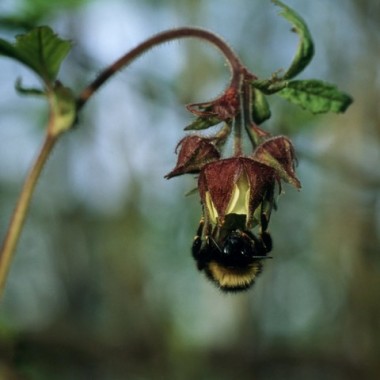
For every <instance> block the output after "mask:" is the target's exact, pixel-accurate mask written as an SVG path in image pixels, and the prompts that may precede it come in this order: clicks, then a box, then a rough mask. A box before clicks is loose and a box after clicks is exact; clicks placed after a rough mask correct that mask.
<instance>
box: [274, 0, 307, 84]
mask: <svg viewBox="0 0 380 380" xmlns="http://www.w3.org/2000/svg"><path fill="white" fill-rule="evenodd" d="M272 1H273V3H274V4H275V5H278V6H279V7H281V8H282V11H281V12H280V14H281V16H283V17H284V18H285V19H286V20H288V21H289V22H290V23H291V24H292V25H293V29H292V30H293V31H294V32H296V33H297V34H298V35H299V37H300V41H299V43H298V47H297V51H296V54H295V56H294V58H293V62H292V64H291V65H290V67H289V68H288V70H287V71H286V72H285V74H284V76H283V79H291V78H294V77H295V76H296V75H298V74H299V73H300V72H301V71H302V70H303V69H304V68H305V67H306V66H307V65H308V64H309V63H310V61H311V59H312V58H313V55H314V43H313V40H312V37H311V34H310V32H309V29H308V27H307V25H306V23H305V21H304V20H303V18H302V17H301V16H300V15H299V14H298V13H296V12H295V11H294V10H293V9H291V8H289V7H288V6H287V5H285V4H284V3H282V2H281V1H279V0H272Z"/></svg>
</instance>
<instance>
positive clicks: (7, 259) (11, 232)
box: [0, 134, 57, 298]
mask: <svg viewBox="0 0 380 380" xmlns="http://www.w3.org/2000/svg"><path fill="white" fill-rule="evenodd" d="M56 140H57V139H56V137H53V136H51V135H50V134H47V136H46V138H45V141H44V142H43V144H42V147H41V149H40V152H39V154H38V156H37V159H36V161H35V163H34V165H33V166H32V168H31V170H30V172H29V174H28V176H27V177H26V179H25V182H24V185H23V188H22V190H21V194H20V197H19V199H18V202H17V205H16V208H15V210H14V212H13V215H12V218H11V221H10V223H9V227H8V231H7V233H6V236H5V239H4V242H3V245H2V247H1V250H0V298H1V296H2V294H3V291H4V287H5V281H6V278H7V275H8V272H9V267H10V265H11V262H12V259H13V255H14V252H15V248H16V245H17V242H18V240H19V237H20V233H21V230H22V227H23V225H24V221H25V218H26V214H27V212H28V208H29V204H30V200H31V197H32V195H33V191H34V189H35V187H36V183H37V180H38V178H39V176H40V174H41V171H42V169H43V167H44V165H45V163H46V161H47V159H48V157H49V154H50V152H51V150H52V149H53V147H54V145H55V142H56Z"/></svg>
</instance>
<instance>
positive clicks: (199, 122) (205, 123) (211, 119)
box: [184, 116, 221, 131]
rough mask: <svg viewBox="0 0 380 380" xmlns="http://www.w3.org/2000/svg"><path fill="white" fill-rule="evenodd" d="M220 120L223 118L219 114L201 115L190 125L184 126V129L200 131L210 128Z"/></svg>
mask: <svg viewBox="0 0 380 380" xmlns="http://www.w3.org/2000/svg"><path fill="white" fill-rule="evenodd" d="M220 122H221V120H220V119H219V118H218V117H217V116H208V117H205V116H199V117H197V118H196V119H195V120H194V121H193V122H192V123H191V124H190V125H188V126H187V127H186V128H184V131H200V130H202V129H207V128H210V127H212V126H214V125H216V124H218V123H220Z"/></svg>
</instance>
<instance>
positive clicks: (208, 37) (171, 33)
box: [77, 27, 243, 110]
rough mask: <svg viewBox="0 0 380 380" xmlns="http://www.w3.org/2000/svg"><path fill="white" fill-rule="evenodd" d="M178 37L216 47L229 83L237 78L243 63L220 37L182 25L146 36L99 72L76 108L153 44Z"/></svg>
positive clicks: (81, 105)
mask: <svg viewBox="0 0 380 380" xmlns="http://www.w3.org/2000/svg"><path fill="white" fill-rule="evenodd" d="M179 38H198V39H201V40H205V41H207V42H209V43H211V44H212V45H214V46H215V47H217V48H218V49H219V50H220V51H221V52H222V53H223V55H224V56H225V58H226V60H227V62H228V64H229V66H230V70H231V72H232V77H231V84H232V83H236V82H237V81H238V80H239V73H240V72H241V69H242V67H243V64H242V63H241V62H240V60H239V58H238V57H237V56H236V54H235V53H234V52H233V50H232V49H231V48H230V47H229V46H228V45H227V43H226V42H224V41H223V40H222V39H221V38H220V37H218V36H217V35H215V34H214V33H212V32H209V31H208V30H204V29H199V28H192V27H183V28H178V29H172V30H167V31H164V32H161V33H159V34H156V35H155V36H153V37H151V38H148V39H147V40H145V41H144V42H142V43H140V44H139V45H137V46H136V47H135V48H134V49H132V50H130V51H129V52H128V53H126V54H125V55H123V56H122V57H121V58H119V59H118V60H117V61H116V62H114V63H113V64H112V65H110V66H109V67H107V68H106V69H105V70H104V71H103V72H101V73H100V75H99V76H98V77H97V78H96V79H95V80H94V81H93V82H92V83H90V84H89V85H88V86H87V87H86V88H85V89H84V90H83V91H82V93H81V94H80V95H79V97H78V99H77V110H80V109H81V108H82V107H83V106H84V104H85V103H86V102H87V101H88V99H89V98H90V97H91V96H92V95H93V94H94V93H95V91H96V90H98V89H99V87H101V86H102V85H103V84H104V82H106V81H107V80H108V79H109V78H110V77H111V76H112V75H114V74H115V73H116V72H117V71H119V70H120V69H122V68H124V67H126V66H128V65H129V64H130V63H132V61H134V60H135V59H136V58H138V57H139V56H140V55H141V54H143V53H145V52H146V51H148V50H149V49H151V48H152V47H154V46H157V45H160V44H162V43H164V42H168V41H171V40H176V39H179Z"/></svg>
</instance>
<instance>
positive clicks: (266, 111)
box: [252, 88, 271, 125]
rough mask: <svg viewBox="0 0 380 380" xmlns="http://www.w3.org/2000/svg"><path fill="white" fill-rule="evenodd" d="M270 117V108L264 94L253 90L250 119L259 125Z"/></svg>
mask: <svg viewBox="0 0 380 380" xmlns="http://www.w3.org/2000/svg"><path fill="white" fill-rule="evenodd" d="M270 116H271V112H270V108H269V104H268V101H267V99H266V97H265V96H264V94H263V93H262V92H261V91H259V90H257V89H255V88H254V89H253V99H252V118H253V121H254V122H255V123H256V124H258V125H260V124H261V123H263V122H264V121H265V120H267V119H269V118H270Z"/></svg>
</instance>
